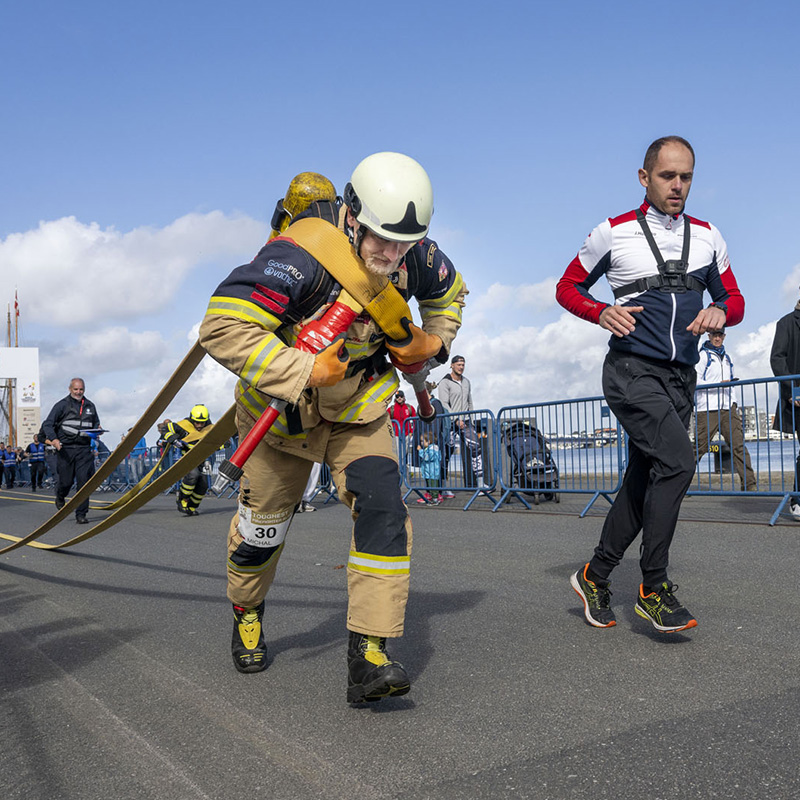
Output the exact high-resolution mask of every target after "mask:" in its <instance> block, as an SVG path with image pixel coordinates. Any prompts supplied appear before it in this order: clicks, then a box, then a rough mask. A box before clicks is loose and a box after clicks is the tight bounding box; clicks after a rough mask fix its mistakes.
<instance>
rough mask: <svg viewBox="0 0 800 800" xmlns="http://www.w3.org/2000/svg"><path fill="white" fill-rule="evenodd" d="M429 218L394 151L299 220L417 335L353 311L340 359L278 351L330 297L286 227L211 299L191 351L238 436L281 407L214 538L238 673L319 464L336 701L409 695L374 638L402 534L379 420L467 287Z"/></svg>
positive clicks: (400, 602) (393, 464) (436, 343)
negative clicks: (335, 641)
mask: <svg viewBox="0 0 800 800" xmlns="http://www.w3.org/2000/svg"><path fill="white" fill-rule="evenodd" d="M432 211H433V192H432V189H431V185H430V180H429V179H428V176H427V174H426V173H425V170H424V169H423V168H422V167H421V166H420V165H419V164H418V163H417V162H416V161H414V160H413V159H411V158H409V157H408V156H404V155H402V154H399V153H377V154H375V155H372V156H369V157H368V158H366V159H364V161H362V162H361V163H360V164H359V165H358V166H357V167H356V169H355V171H354V172H353V175H352V177H351V179H350V183H349V184H348V185H347V186H346V188H345V192H344V201H343V202H342V200H341V199H340V198H335V199H334V200H332V201H319V202H316V203H314V204H313V205H312V206H311V208H309V210H308V211H307V212H304V215H305V216H306V217H316V218H318V220H317V221H318V222H319V223H320V224H319V225H316V223H315V225H314V226H313V227H314V230H315V231H318V232H319V234H320V235H321V236H322V235H324V236H326V237H328V238H329V239H333V240H335V242H336V244H337V247H336V248H333V247H332V248H331V249H332V250H334V249H335V252H336V256H335V258H336V259H338V261H337V265H343V264H345V263H347V264H350V263H353V262H355V267H356V268H357V270H359V271H360V272H366V273H370V274H371V275H372V276H377V278H378V279H379V280H380V281H382V282H384V283H385V284H388V283H389V282H391V283H393V284H394V286H395V287H396V288H397V290H398V291H399V292H400V294H401V295H402V297H404V298H406V299H410V297H412V296H413V297H415V298H416V300H417V302H418V304H419V309H420V313H421V315H422V328H420V327H417V326H416V325H413V324H409V327H408V329H407V333H408V336H407V337H406V338H405V339H403V340H401V341H392V340H389V339H388V338H387V337H386V336H385V334H384V332H383V330H382V329H381V328H380V326H379V325H378V323H377V321H376V320H375V319H373V318H372V317H371V316H370V315H369V314H367V313H365V312H364V313H361V314H360V315H358V316H357V317H356V318H355V320H354V321H353V322H352V324H350V326H349V328H348V329H347V334H346V342H345V348H346V355H344V356H343V357H342V356H340V347H341V345H342V342H341V341H340V337H337V338H336V339H335V340H334V341H333V343H332V344H331V345H329V346H328V347H327V348H325V349H323V350H321V351H320V352H318V353H317V354H316V355H312V354H311V353H307V352H302V351H301V350H299V349H296V348H294V347H292V345H293V344H294V342H295V341H296V340H297V336H298V334H299V332H300V331H301V330H302V329H303V327H304V326H305V325H306V323H308V322H309V321H311V320H316V319H318V318H319V317H320V316H321V315H322V314H323V313H325V311H326V309H328V308H329V307H330V306H331V304H332V303H333V302H334V301H335V300H336V299H337V297H339V293H340V292H341V286H340V285H339V284H338V283H337V282H336V281H335V280H334V278H333V277H332V275H331V274H330V273H329V272H328V271H327V269H326V268H325V266H323V264H322V263H321V262H320V261H319V260H317V258H315V257H314V256H312V255H311V253H310V252H308V250H306V249H303V247H302V246H300V245H299V244H298V243H297V241H296V240H295V239H293V238H292V236H293V232H292V227H293V226H290V227H289V228H288V229H287V230H286V232H285V235H284V236H279V237H276V238H274V239H273V240H272V241H270V242H269V243H268V244H267V245H265V246H264V248H262V250H261V252H260V253H259V254H258V255H257V256H256V258H255V259H254V260H253V261H252V262H251V263H250V264H247V265H244V266H242V267H239V268H238V269H235V270H234V271H233V272H232V273H231V274H230V276H229V277H228V278H226V279H225V280H224V281H223V282H222V284H221V285H220V286H219V287H218V289H217V290H216V292H215V293H214V296H213V297H212V298H211V301H210V303H209V306H208V311H207V312H206V316H205V319H204V320H203V322H202V324H201V326H200V343H201V344H202V345H203V347H204V348H205V349H206V351H207V352H208V353H209V354H210V355H211V356H212V357H213V358H214V359H215V360H216V361H218V362H219V363H221V364H222V365H223V366H225V367H227V368H228V369H230V370H231V371H232V372H234V373H235V374H236V375H238V376H239V378H240V381H239V382H238V385H237V388H236V400H237V403H236V405H237V424H238V428H239V435H240V437H241V438H244V437H245V436H246V434H247V433H248V431H249V430H250V428H252V426H253V425H254V423H255V420H256V419H257V418H258V417H259V416H260V415H261V414H262V413H263V411H264V409H265V408H266V407H267V405H268V404H269V402H270V398H277V399H280V400H285V401H287V402H288V403H290V404H291V405H290V406H287V408H286V410H285V411H284V412H283V413H281V415H280V416H279V417H278V418H277V420H276V422H275V424H274V425H273V427H272V428H271V429H270V431H269V432H268V433H267V435H266V436H265V437H264V439H263V440H262V441H261V442H260V443H259V444H258V445H257V447H256V448H255V450H254V452H253V454H252V456H251V457H250V459H249V460H248V461H247V462H246V463H245V465H244V473H243V475H242V478H241V481H240V487H241V488H240V495H239V510H238V513H237V514H236V515H235V516H234V518H233V520H232V521H231V525H230V528H229V533H228V598H229V600H230V601H231V602H232V603H233V616H234V620H233V636H232V648H231V649H232V656H233V661H234V664H235V666H236V669H238V670H239V671H240V672H248V673H249V672H259V671H260V670H263V669H264V668H265V667H266V666H267V648H266V644H265V640H264V635H263V631H262V619H263V615H264V598H265V596H266V594H267V592H268V590H269V588H270V585H271V584H272V582H273V579H274V577H275V572H276V569H277V566H278V560H279V558H280V556H281V553H282V551H283V548H284V544H285V539H286V535H287V531H288V529H289V526H290V524H291V521H292V517H293V515H294V513H295V509H296V507H297V505H298V504H299V503H300V502H301V499H302V495H303V490H304V488H305V486H306V482H307V480H308V476H309V473H310V471H311V468H312V465H313V463H314V462H315V461H316V462H323V461H324V462H325V463H327V464H328V466H329V467H330V469H331V475H332V477H333V480H334V482H335V483H336V487H337V490H338V493H339V498H340V500H342V502H344V503H345V504H347V506H348V507H349V508H350V509H351V513H352V517H353V520H354V525H353V529H352V533H351V538H350V548H349V549H350V555H349V559H348V564H347V582H348V613H347V629H348V631H349V640H348V650H347V666H348V690H347V700H348V701H349V702H363V701H371V700H379V699H380V698H382V697H386V696H388V695H401V694H405V693H406V692H408V690H409V688H410V681H409V678H408V675H407V673H406V671H405V669H404V668H403V666H402V665H401V664H400V663H399V662H397V661H394V660H393V659H392V658H391V657H390V656H389V654H388V653H387V650H386V638H387V637H397V636H402V634H403V627H404V618H405V609H406V601H407V597H408V585H409V573H410V554H411V538H412V530H411V522H410V520H409V517H408V509H407V508H406V506H405V504H404V502H403V498H402V494H401V491H400V476H399V471H398V464H397V458H396V456H395V455H394V453H393V450H392V438H391V433H390V426H389V424H388V421H387V414H386V409H387V405H388V403H389V401H390V400H391V398H392V397H393V396H394V394H395V391H396V389H397V388H398V386H399V379H398V377H397V373H396V372H395V370H394V369H393V368H392V364H394V365H395V366H397V368H398V369H400V370H408V371H413V369H414V368H415V367H416V368H417V369H419V368H420V367H421V366H422V365H423V364H424V363H425V362H427V361H428V359H430V358H434V357H436V358H437V360H438V361H439V362H440V363H443V361H445V360H446V359H447V353H448V351H449V348H450V343H451V342H452V340H453V339H454V337H455V335H456V332H457V330H458V328H459V326H460V325H461V308H462V306H463V305H464V296H465V294H466V287H465V285H464V281H463V279H462V277H461V275H460V274H459V273H458V272H457V271H456V269H455V267H454V266H453V264H452V263H451V262H450V260H449V259H448V258H447V257H446V256H445V255H444V254H442V252H441V251H440V250H439V249H438V246H437V245H436V243H435V242H433V241H432V240H430V239H428V238H427V233H428V226H429V223H430V218H431V214H432ZM301 216H303V215H301ZM323 220H324V222H323ZM328 223H330V225H328ZM326 226H327V227H326ZM273 227H275V225H274V224H273ZM294 236H296V237H298V238H300V237H299V234H298V233H295V234H294ZM356 256H360V258H361V261H359V260H358V258H356ZM322 257H323V258H324V257H325V256H322ZM329 263H330V262H329ZM388 324H389V323H388V322H387V325H388ZM387 355H388V356H389V358H390V359H391V361H392V364H390V363H389V362H388V361H387Z"/></svg>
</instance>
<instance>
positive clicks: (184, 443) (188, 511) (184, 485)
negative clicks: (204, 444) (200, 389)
mask: <svg viewBox="0 0 800 800" xmlns="http://www.w3.org/2000/svg"><path fill="white" fill-rule="evenodd" d="M210 424H211V418H210V416H209V413H208V409H207V408H206V407H205V406H204V405H196V406H193V407H192V410H191V411H190V412H189V416H188V417H186V419H182V420H180V421H179V422H168V423H167V432H166V436H165V437H164V442H165V444H166V445H167V446H171V447H174V448H176V449H177V450H179V451H182V452H187V451H188V450H191V449H192V448H193V447H194V446H195V445H196V444H197V443H198V442H199V441H200V439H201V438H202V436H203V431H204V429H205V428H206V427H208V426H209V425H210ZM204 467H205V464H201V465H200V466H198V467H195V468H194V469H193V470H191V472H188V473H187V474H186V475H184V477H183V479H182V480H181V484H180V487H179V489H178V499H177V501H176V502H177V505H178V511H179V512H180V513H181V514H185V515H186V516H187V517H196V516H197V515H198V514H199V513H200V512H199V511H198V510H197V507H198V506H199V505H200V502H201V501H202V499H203V498H204V497H205V496H206V492H207V491H208V478H206V474H205V472H204Z"/></svg>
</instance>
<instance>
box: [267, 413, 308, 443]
mask: <svg viewBox="0 0 800 800" xmlns="http://www.w3.org/2000/svg"><path fill="white" fill-rule="evenodd" d="M269 432H270V433H274V434H275V435H276V436H280V437H281V438H282V439H307V438H308V434H307V433H306V432H305V431H301V432H300V433H289V426H288V423H287V422H286V414H281V415H280V416H279V417H278V418H277V419H276V420H275V422H273V423H272V427H271V428H270V429H269Z"/></svg>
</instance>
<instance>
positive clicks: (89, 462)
mask: <svg viewBox="0 0 800 800" xmlns="http://www.w3.org/2000/svg"><path fill="white" fill-rule="evenodd" d="M85 391H86V384H85V383H84V381H83V378H73V379H72V380H71V381H70V383H69V394H68V395H67V396H66V397H65V398H64V399H63V400H59V401H58V402H57V403H56V404H55V405H54V406H53V408H52V410H51V411H50V413H49V414H48V415H47V419H46V420H45V421H44V424H43V425H42V428H43V430H44V433H45V436H46V437H47V439H48V441H49V442H50V443H51V444H52V445H53V447H55V449H56V452H57V457H58V484H57V486H56V508H63V506H64V503H65V502H66V501H65V498H66V496H67V494H69V490H70V489H71V488H72V484H73V482H74V483H75V485H76V489H75V491H76V492H77V491H80V489H81V487H82V486H83V485H84V484H85V483H86V481H88V480H89V478H91V477H92V475H94V456H93V454H92V446H91V445H92V439H91V435H90V434H96V433H98V432H99V430H100V418H99V417H98V416H97V409H96V408H95V405H94V403H93V402H92V401H91V400H89V399H87V398H86V397H85V396H84V392H85ZM88 510H89V500H88V498H87V499H86V500H84V501H83V502H82V503H81V504H80V505H79V506H78V508H77V509H76V510H75V521H76V522H77V523H78V524H79V525H82V524H85V523H86V522H87V519H86V512H87V511H88Z"/></svg>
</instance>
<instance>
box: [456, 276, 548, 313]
mask: <svg viewBox="0 0 800 800" xmlns="http://www.w3.org/2000/svg"><path fill="white" fill-rule="evenodd" d="M555 305H556V278H546V279H545V280H543V281H540V282H539V283H528V284H522V285H520V286H510V285H508V284H504V283H493V284H492V285H491V286H490V287H489V288H488V289H487V291H486V293H485V294H482V295H480V296H479V297H475V298H474V299H473V298H472V297H470V298H469V306H470V311H471V312H476V313H478V314H485V313H487V312H488V313H491V312H495V311H498V310H502V311H503V312H507V311H509V310H511V309H514V310H529V311H546V310H547V309H550V308H554V307H555Z"/></svg>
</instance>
